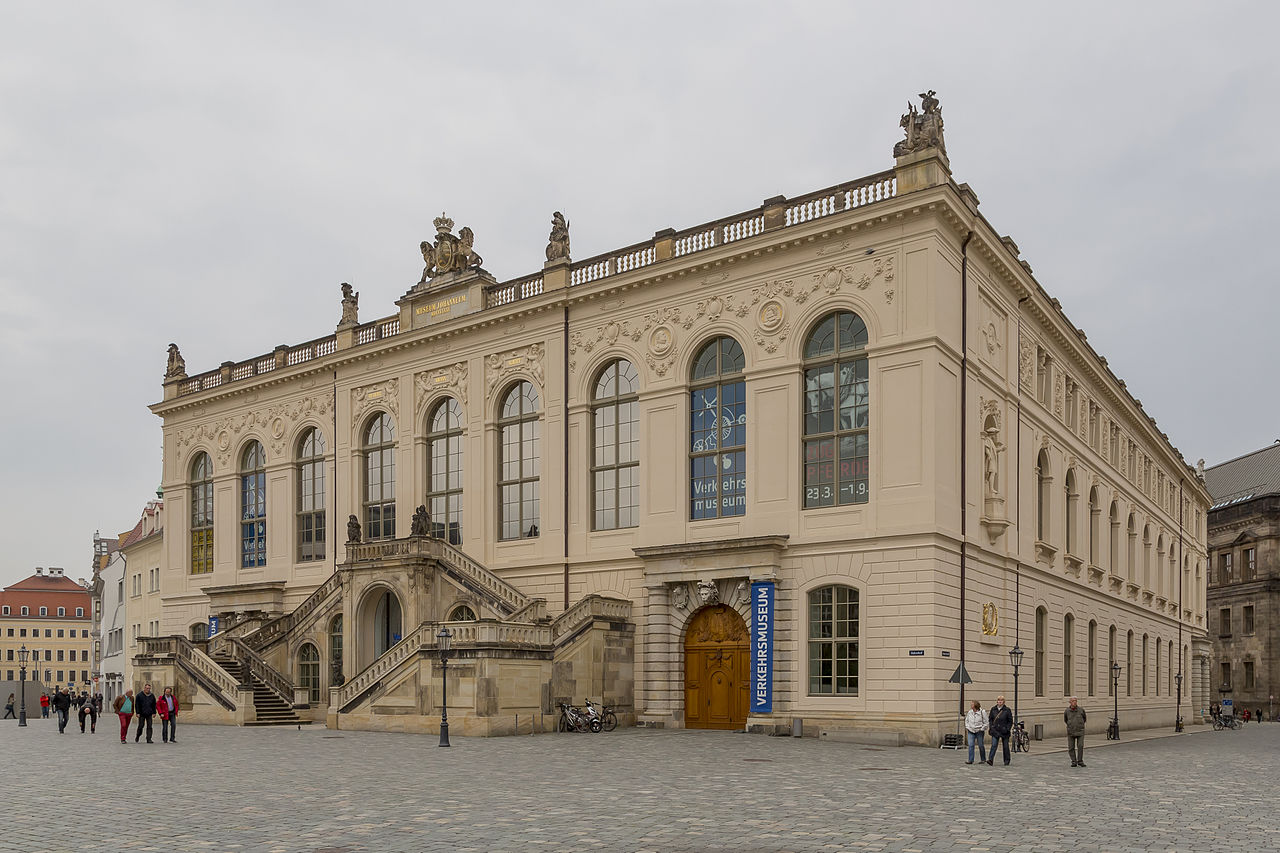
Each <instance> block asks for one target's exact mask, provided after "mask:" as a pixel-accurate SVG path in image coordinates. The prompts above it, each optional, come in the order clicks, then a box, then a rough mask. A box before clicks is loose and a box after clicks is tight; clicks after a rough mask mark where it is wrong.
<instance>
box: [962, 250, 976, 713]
mask: <svg viewBox="0 0 1280 853" xmlns="http://www.w3.org/2000/svg"><path fill="white" fill-rule="evenodd" d="M972 239H973V231H972V230H971V231H970V232H969V233H968V234H966V235H965V238H964V242H963V243H961V244H960V667H961V671H962V672H967V671H968V669H967V668H966V667H965V665H964V661H965V657H964V649H965V645H964V641H965V623H966V622H968V621H969V620H968V616H967V615H966V611H965V557H966V555H967V552H968V550H969V546H968V533H969V527H968V519H969V493H968V490H967V489H966V488H965V486H966V476H965V474H966V465H965V451H966V450H967V448H968V441H969V439H968V436H969V431H968V429H966V426H967V424H968V412H969V241H970V240H972ZM960 719H961V720H963V719H964V679H963V678H961V679H960Z"/></svg>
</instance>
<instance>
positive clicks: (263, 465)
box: [240, 441, 267, 569]
mask: <svg viewBox="0 0 1280 853" xmlns="http://www.w3.org/2000/svg"><path fill="white" fill-rule="evenodd" d="M266 564H267V454H266V452H265V451H264V450H263V449H262V443H261V442H258V441H251V442H249V446H248V447H246V448H245V449H244V453H243V454H242V455H241V456H240V567H241V568H242V569H250V568H255V567H257V566H265V565H266Z"/></svg>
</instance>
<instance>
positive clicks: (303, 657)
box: [298, 643, 320, 705]
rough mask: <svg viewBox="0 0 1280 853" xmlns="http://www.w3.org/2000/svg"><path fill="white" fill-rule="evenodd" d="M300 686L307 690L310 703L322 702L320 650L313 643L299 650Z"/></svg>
mask: <svg viewBox="0 0 1280 853" xmlns="http://www.w3.org/2000/svg"><path fill="white" fill-rule="evenodd" d="M298 686H299V687H302V688H305V689H306V691H307V701H308V702H311V703H312V704H313V705H314V704H317V703H318V702H319V701H320V650H319V649H317V648H316V647H315V646H313V645H312V644H311V643H303V644H302V648H301V649H299V650H298Z"/></svg>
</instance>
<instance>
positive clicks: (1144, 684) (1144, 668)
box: [1142, 634, 1149, 696]
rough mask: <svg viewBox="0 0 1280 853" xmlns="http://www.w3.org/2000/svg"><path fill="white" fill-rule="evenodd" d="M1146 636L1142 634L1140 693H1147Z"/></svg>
mask: <svg viewBox="0 0 1280 853" xmlns="http://www.w3.org/2000/svg"><path fill="white" fill-rule="evenodd" d="M1147 640H1148V636H1147V635H1146V634H1143V635H1142V695H1143V696H1146V695H1147V646H1148V645H1149V643H1148V642H1147Z"/></svg>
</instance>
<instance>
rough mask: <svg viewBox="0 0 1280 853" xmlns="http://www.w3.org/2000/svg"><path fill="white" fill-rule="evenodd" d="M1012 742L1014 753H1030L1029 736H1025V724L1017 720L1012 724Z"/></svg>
mask: <svg viewBox="0 0 1280 853" xmlns="http://www.w3.org/2000/svg"><path fill="white" fill-rule="evenodd" d="M1009 739H1010V740H1011V741H1012V742H1013V751H1014V752H1030V751H1031V735H1029V734H1027V724H1026V723H1024V722H1022V720H1018V722H1016V723H1014V726H1013V731H1012V732H1011V733H1010V738H1009Z"/></svg>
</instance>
